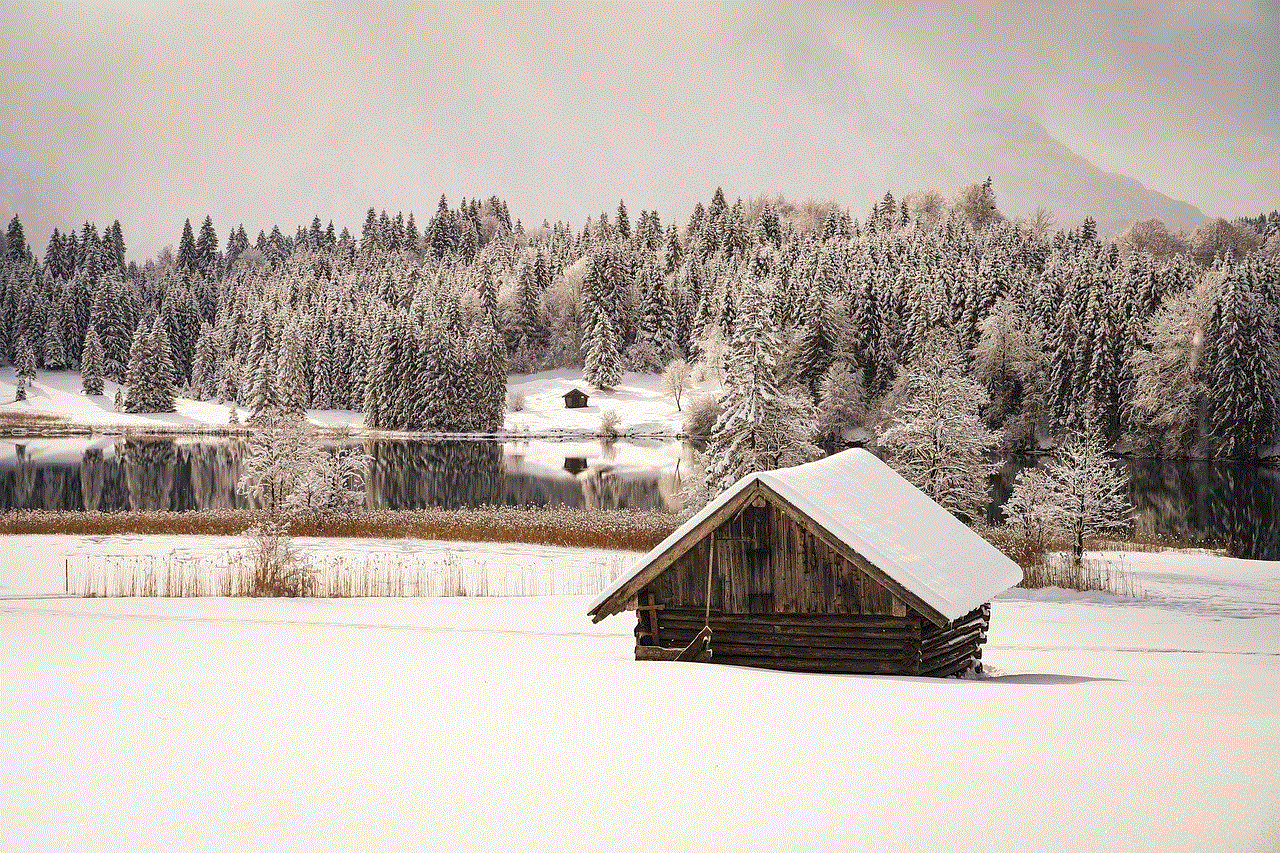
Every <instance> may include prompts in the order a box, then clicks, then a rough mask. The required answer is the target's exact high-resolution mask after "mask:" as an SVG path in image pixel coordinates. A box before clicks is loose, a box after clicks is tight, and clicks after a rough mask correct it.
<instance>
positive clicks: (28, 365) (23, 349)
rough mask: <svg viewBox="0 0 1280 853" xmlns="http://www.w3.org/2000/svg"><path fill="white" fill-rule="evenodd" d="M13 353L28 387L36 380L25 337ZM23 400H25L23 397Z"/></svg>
mask: <svg viewBox="0 0 1280 853" xmlns="http://www.w3.org/2000/svg"><path fill="white" fill-rule="evenodd" d="M14 219H15V220H16V219H17V217H16V216H15V217H14ZM15 352H16V353H17V359H16V360H15V362H14V365H15V366H16V367H17V369H18V376H20V377H21V378H23V379H25V380H27V385H30V384H31V383H32V382H34V381H35V378H36V352H35V350H34V349H32V347H31V344H29V343H27V338H26V336H25V335H24V336H20V337H19V338H18V345H17V347H15ZM23 399H26V398H25V397H24V398H23Z"/></svg>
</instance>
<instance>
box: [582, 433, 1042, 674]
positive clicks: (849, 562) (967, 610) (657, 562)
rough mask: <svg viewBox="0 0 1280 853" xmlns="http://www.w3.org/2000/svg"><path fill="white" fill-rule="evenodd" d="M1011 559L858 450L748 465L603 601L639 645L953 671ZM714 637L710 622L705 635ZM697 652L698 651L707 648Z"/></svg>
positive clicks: (745, 660) (641, 649) (1018, 574)
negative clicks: (703, 644) (625, 618)
mask: <svg viewBox="0 0 1280 853" xmlns="http://www.w3.org/2000/svg"><path fill="white" fill-rule="evenodd" d="M1021 579H1022V571H1021V569H1019V568H1018V566H1017V565H1016V564H1015V563H1013V562H1012V561H1011V560H1009V558H1007V557H1005V556H1004V555H1003V554H1002V553H1000V552H999V551H998V550H996V549H995V548H994V547H992V546H991V545H990V544H989V543H987V542H986V541H985V540H984V539H982V538H981V537H980V536H978V535H977V534H976V533H974V532H973V531H972V530H970V529H969V528H968V527H966V526H965V525H964V524H962V523H961V522H960V521H959V520H957V519H956V518H955V516H953V515H951V513H949V512H947V511H946V510H945V509H943V508H942V507H941V506H939V505H938V504H936V503H934V502H933V501H932V500H931V499H930V498H929V497H928V496H927V495H925V494H924V493H923V492H921V491H920V490H919V489H917V488H916V487H915V486H913V485H911V484H910V483H908V482H907V481H906V480H904V479H903V478H902V477H900V476H899V475H898V474H897V473H896V472H895V471H893V470H892V469H891V468H889V467H888V466H887V465H885V464H884V463H883V462H881V461H880V460H879V459H877V458H876V457H875V456H874V455H873V454H871V453H870V452H868V451H866V450H862V449H860V448H854V449H852V450H846V451H844V452H842V453H838V454H836V455H834V456H830V457H828V458H826V459H822V460H819V461H817V462H811V463H809V464H807V465H799V466H796V467H794V468H785V469H782V470H778V471H765V472H760V473H757V474H752V475H750V476H747V477H744V478H743V479H742V480H740V481H739V482H738V483H736V484H735V485H734V486H732V487H731V488H729V489H726V490H725V491H724V492H723V493H721V494H720V495H718V496H717V497H716V498H715V500H713V501H712V502H711V503H710V504H708V505H707V506H706V507H705V508H704V509H703V510H702V511H701V512H699V513H697V514H696V515H694V516H693V517H692V518H690V519H689V520H688V521H687V522H685V523H684V524H683V525H681V526H680V528H679V529H677V530H676V531H675V532H674V533H672V534H671V535H670V536H668V537H667V538H666V539H665V540H664V541H663V542H662V543H661V544H660V545H658V546H657V547H656V548H654V549H653V550H652V551H650V552H649V553H648V554H646V555H645V556H644V557H643V558H642V559H641V560H640V561H639V562H638V563H636V565H635V566H634V567H633V568H632V569H631V570H630V571H628V572H626V573H624V574H623V575H622V576H621V577H619V578H618V579H617V580H616V581H615V582H614V583H613V584H611V585H610V586H609V587H608V588H607V589H605V590H604V591H603V592H602V593H601V594H600V595H599V597H597V599H596V600H595V601H594V602H593V603H592V606H591V610H590V615H591V616H592V618H593V620H594V621H597V622H598V621H600V620H601V619H603V618H604V617H606V616H609V615H611V614H614V613H618V612H621V611H623V610H626V609H629V608H634V609H635V610H636V628H635V636H636V658H637V659H664V658H665V659H672V658H673V657H675V655H676V654H677V652H679V651H683V652H684V655H683V656H682V657H681V658H680V659H684V660H688V659H695V658H699V659H706V658H707V655H706V653H705V650H704V649H702V648H695V642H694V641H695V638H697V637H699V636H700V632H702V631H703V629H704V628H710V632H711V639H710V659H711V660H712V661H714V662H716V663H730V664H740V665H745V666H760V667H770V668H774V669H790V670H804V671H815V672H846V673H891V674H900V675H934V676H947V675H955V674H958V673H961V672H964V671H966V670H968V669H970V668H973V667H980V665H981V658H982V648H981V647H982V643H983V641H984V640H985V639H986V636H987V627H988V623H989V620H990V614H991V609H990V605H989V604H988V602H989V601H990V599H991V598H992V597H993V596H995V595H996V594H997V593H999V592H1002V591H1004V590H1006V589H1008V588H1009V587H1011V586H1014V585H1015V584H1017V583H1018V582H1019V581H1020V580H1021ZM702 636H703V637H705V634H703V635H702ZM699 656H700V657H699Z"/></svg>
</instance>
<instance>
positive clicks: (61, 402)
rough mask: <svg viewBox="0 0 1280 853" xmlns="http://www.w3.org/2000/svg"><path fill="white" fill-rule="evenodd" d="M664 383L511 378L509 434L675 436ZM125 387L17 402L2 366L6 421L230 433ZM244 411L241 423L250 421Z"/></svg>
mask: <svg viewBox="0 0 1280 853" xmlns="http://www.w3.org/2000/svg"><path fill="white" fill-rule="evenodd" d="M661 380H662V377H661V376H659V375H656V374H647V373H625V374H623V377H622V381H621V382H619V383H618V387H617V388H615V389H614V390H612V391H600V390H598V389H595V388H592V387H591V386H590V385H588V384H587V383H586V382H584V381H583V380H582V373H581V371H577V370H550V371H544V372H542V373H532V374H515V375H512V376H511V377H510V378H509V381H508V385H507V390H508V394H514V393H517V392H523V393H524V395H525V407H524V411H521V412H507V414H506V422H505V425H504V433H505V434H509V435H516V436H595V435H597V434H599V432H600V417H601V415H602V414H603V413H604V412H605V411H606V410H608V409H612V410H614V411H616V412H617V413H618V415H619V417H620V418H621V424H620V426H619V430H620V432H621V433H623V434H625V435H628V436H667V437H670V436H676V435H679V434H680V433H681V432H682V430H683V427H684V413H683V412H681V411H679V410H677V409H676V405H675V401H674V400H673V399H672V398H671V396H670V395H669V394H666V393H665V392H663V391H662V390H661ZM119 388H120V386H119V385H117V384H116V383H114V382H112V381H111V380H109V379H108V380H105V381H104V389H103V390H104V391H105V393H104V394H103V395H102V396H100V397H89V396H86V395H85V394H83V393H82V392H81V384H80V374H79V373H78V372H74V371H40V372H38V373H37V375H36V379H35V382H33V383H32V384H31V386H30V387H29V388H28V389H27V399H26V400H24V401H15V400H14V396H15V393H16V390H17V380H16V376H15V369H14V368H13V367H3V368H0V401H3V402H0V420H2V419H3V418H5V417H6V416H9V417H12V416H14V415H21V414H38V415H51V416H53V417H56V418H59V419H61V420H62V421H63V422H64V423H63V424H61V425H54V426H55V428H56V427H58V426H62V427H63V428H67V427H74V428H77V429H88V430H94V431H103V430H110V431H117V430H124V429H135V430H155V431H201V430H208V429H225V428H226V427H227V422H228V420H229V417H230V413H231V406H230V404H220V403H216V402H212V401H200V400H191V399H187V398H184V397H179V398H178V400H177V405H176V408H177V411H176V412H172V413H167V414H163V413H155V414H130V413H128V412H117V411H116V410H115V408H114V400H115V393H116V391H117V390H118V389H119ZM570 388H580V389H581V390H582V391H584V392H586V393H587V395H588V396H589V397H590V400H589V401H588V404H587V406H586V407H585V408H582V409H566V408H565V407H564V394H565V392H566V391H568V390H569V389H570ZM718 388H719V386H718V385H717V384H715V383H714V382H711V381H708V382H703V383H699V384H695V385H694V387H693V389H692V390H691V391H689V392H687V393H686V394H685V396H684V397H683V398H682V399H681V404H682V405H684V404H687V402H688V401H689V400H691V399H692V398H693V397H696V396H698V395H699V394H704V393H708V392H710V391H713V390H718ZM248 414H249V413H248V412H246V411H245V410H244V409H243V408H241V409H239V416H240V419H241V420H242V421H243V420H244V419H245V418H246V417H247V416H248ZM307 418H308V420H310V421H311V422H312V423H313V424H316V425H317V426H320V427H327V428H348V429H355V430H359V429H364V413H363V412H351V411H343V410H325V409H312V410H310V411H308V412H307Z"/></svg>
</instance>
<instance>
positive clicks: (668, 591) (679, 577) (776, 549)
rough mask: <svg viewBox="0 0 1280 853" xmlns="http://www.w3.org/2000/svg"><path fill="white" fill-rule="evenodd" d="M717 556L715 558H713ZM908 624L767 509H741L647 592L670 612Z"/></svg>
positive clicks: (810, 538) (856, 572) (839, 560)
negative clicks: (896, 620)
mask: <svg viewBox="0 0 1280 853" xmlns="http://www.w3.org/2000/svg"><path fill="white" fill-rule="evenodd" d="M713 551H714V558H712V552H713ZM708 559H711V560H712V565H711V570H712V571H711V587H710V589H711V609H712V610H713V611H718V612H721V613H735V614H741V613H825V614H835V615H864V616H869V615H875V616H896V617H906V616H907V615H908V610H907V606H906V604H904V603H903V602H902V601H900V600H898V599H897V598H895V597H894V595H893V594H892V593H891V592H890V591H889V590H888V589H886V588H885V587H884V586H883V585H882V584H880V583H879V582H878V581H876V580H875V579H874V578H872V577H871V576H870V575H868V574H866V573H865V572H863V571H862V570H860V569H859V568H857V567H856V566H854V565H853V564H852V563H850V562H849V561H847V560H846V559H844V557H842V556H841V555H840V554H838V553H837V552H835V551H833V550H832V549H830V548H829V547H827V545H826V544H825V543H823V542H822V540H820V539H819V538H818V537H816V536H814V535H813V534H812V533H811V532H809V531H808V530H807V529H805V528H804V527H803V526H802V525H800V524H797V523H796V522H795V521H793V520H792V518H791V517H790V516H789V515H787V514H786V513H784V512H783V511H782V510H780V509H778V508H777V507H776V506H774V505H773V504H771V503H767V502H766V503H765V504H764V505H763V506H759V507H755V506H746V507H743V509H742V511H741V512H739V513H738V514H737V515H735V516H733V517H732V518H730V519H728V520H727V521H725V522H724V523H723V524H721V525H720V526H719V527H718V528H716V530H715V531H714V533H713V534H712V535H710V536H708V537H707V538H706V539H704V540H703V541H701V542H699V543H697V544H696V545H694V547H693V548H691V549H690V550H689V551H688V552H687V553H686V554H684V556H682V557H681V558H680V559H679V560H677V561H676V562H675V563H674V564H673V565H672V566H671V568H669V569H668V570H667V571H665V572H663V573H662V574H661V575H659V576H658V577H657V578H655V579H654V581H653V582H652V583H651V584H650V585H649V588H650V589H651V590H652V591H653V593H654V596H655V597H656V598H657V600H658V601H660V602H663V603H664V604H667V605H669V606H672V607H688V608H703V607H705V606H706V600H707V561H708Z"/></svg>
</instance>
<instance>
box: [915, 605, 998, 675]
mask: <svg viewBox="0 0 1280 853" xmlns="http://www.w3.org/2000/svg"><path fill="white" fill-rule="evenodd" d="M990 624H991V605H990V604H984V605H982V606H981V607H976V608H974V609H973V610H970V611H969V612H968V613H966V614H965V615H963V616H961V617H960V618H959V619H956V620H955V621H953V622H948V623H947V624H946V625H943V626H942V627H941V628H939V627H938V626H936V625H934V624H933V623H931V622H925V623H924V630H923V631H921V634H920V670H919V671H920V674H921V675H934V676H938V677H939V678H945V677H946V676H949V675H958V674H960V673H962V672H964V671H966V670H968V669H970V668H971V667H972V668H976V669H979V670H980V669H981V667H982V644H983V643H984V642H986V640H987V626H988V625H990Z"/></svg>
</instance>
